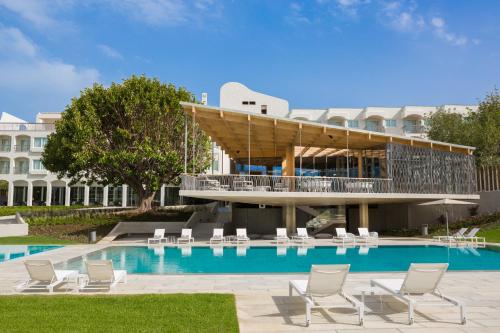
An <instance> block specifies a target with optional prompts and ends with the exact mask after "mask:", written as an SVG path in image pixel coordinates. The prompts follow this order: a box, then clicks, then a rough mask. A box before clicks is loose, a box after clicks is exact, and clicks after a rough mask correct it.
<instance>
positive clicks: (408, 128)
mask: <svg viewBox="0 0 500 333" xmlns="http://www.w3.org/2000/svg"><path fill="white" fill-rule="evenodd" d="M403 130H404V131H405V133H415V134H422V133H424V132H425V127H424V126H422V125H404V126H403Z"/></svg>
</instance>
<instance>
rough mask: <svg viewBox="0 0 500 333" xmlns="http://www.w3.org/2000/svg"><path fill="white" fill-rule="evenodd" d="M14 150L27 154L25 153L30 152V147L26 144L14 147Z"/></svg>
mask: <svg viewBox="0 0 500 333" xmlns="http://www.w3.org/2000/svg"><path fill="white" fill-rule="evenodd" d="M14 150H15V151H16V152H27V151H30V145H27V144H22V145H15V146H14Z"/></svg>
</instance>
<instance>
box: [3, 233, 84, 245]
mask: <svg viewBox="0 0 500 333" xmlns="http://www.w3.org/2000/svg"><path fill="white" fill-rule="evenodd" d="M44 244H45V245H69V244H78V242H77V241H73V240H70V239H59V238H56V237H51V236H44V235H32V236H20V237H0V245H44Z"/></svg>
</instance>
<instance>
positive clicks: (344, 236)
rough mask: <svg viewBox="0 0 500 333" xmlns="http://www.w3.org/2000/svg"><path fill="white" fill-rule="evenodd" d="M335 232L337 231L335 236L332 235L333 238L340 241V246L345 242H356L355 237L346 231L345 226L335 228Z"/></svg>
mask: <svg viewBox="0 0 500 333" xmlns="http://www.w3.org/2000/svg"><path fill="white" fill-rule="evenodd" d="M335 232H336V233H337V236H333V240H334V241H342V246H344V244H345V243H354V244H356V237H355V236H354V235H353V234H351V233H347V232H346V231H345V228H335Z"/></svg>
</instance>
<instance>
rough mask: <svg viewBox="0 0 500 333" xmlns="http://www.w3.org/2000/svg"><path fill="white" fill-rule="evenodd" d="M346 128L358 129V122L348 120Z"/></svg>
mask: <svg viewBox="0 0 500 333" xmlns="http://www.w3.org/2000/svg"><path fill="white" fill-rule="evenodd" d="M347 126H349V128H358V127H359V122H358V121H357V120H348V121H347Z"/></svg>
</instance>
